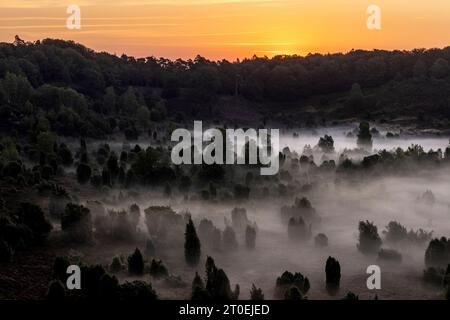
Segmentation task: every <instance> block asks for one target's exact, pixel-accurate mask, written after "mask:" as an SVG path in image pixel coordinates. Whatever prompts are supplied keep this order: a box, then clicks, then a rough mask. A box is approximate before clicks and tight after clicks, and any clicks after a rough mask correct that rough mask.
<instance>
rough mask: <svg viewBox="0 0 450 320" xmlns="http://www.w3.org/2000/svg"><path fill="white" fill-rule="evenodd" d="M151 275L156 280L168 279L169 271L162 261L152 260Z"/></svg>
mask: <svg viewBox="0 0 450 320" xmlns="http://www.w3.org/2000/svg"><path fill="white" fill-rule="evenodd" d="M150 275H151V276H152V277H154V278H162V277H167V276H168V275H169V271H168V270H167V268H166V266H165V265H164V264H163V262H162V261H161V260H155V259H152V263H151V264H150Z"/></svg>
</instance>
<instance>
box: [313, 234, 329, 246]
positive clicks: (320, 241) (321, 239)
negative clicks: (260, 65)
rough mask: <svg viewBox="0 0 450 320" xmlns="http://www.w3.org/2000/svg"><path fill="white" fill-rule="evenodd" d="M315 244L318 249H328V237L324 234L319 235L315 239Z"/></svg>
mask: <svg viewBox="0 0 450 320" xmlns="http://www.w3.org/2000/svg"><path fill="white" fill-rule="evenodd" d="M314 244H315V245H316V247H318V248H322V247H327V246H328V237H327V236H326V235H325V234H323V233H319V234H317V235H316V236H315V237H314Z"/></svg>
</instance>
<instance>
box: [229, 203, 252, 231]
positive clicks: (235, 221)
mask: <svg viewBox="0 0 450 320" xmlns="http://www.w3.org/2000/svg"><path fill="white" fill-rule="evenodd" d="M248 224H250V221H249V220H248V218H247V210H245V209H244V208H234V209H233V210H232V211H231V225H232V226H233V229H235V230H243V229H244V228H245V227H246V226H247V225H248Z"/></svg>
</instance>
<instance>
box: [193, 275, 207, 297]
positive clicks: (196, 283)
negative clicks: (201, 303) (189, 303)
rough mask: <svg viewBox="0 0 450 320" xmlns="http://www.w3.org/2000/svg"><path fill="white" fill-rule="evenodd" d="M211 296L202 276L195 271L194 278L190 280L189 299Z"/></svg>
mask: <svg viewBox="0 0 450 320" xmlns="http://www.w3.org/2000/svg"><path fill="white" fill-rule="evenodd" d="M209 299H211V296H210V295H209V293H208V291H207V290H206V288H205V284H204V283H203V280H202V278H201V277H200V276H199V275H198V273H197V272H196V273H195V277H194V280H192V294H191V300H209Z"/></svg>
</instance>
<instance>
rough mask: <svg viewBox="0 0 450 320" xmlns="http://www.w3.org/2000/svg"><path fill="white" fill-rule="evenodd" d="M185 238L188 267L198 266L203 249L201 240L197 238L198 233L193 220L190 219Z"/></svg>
mask: <svg viewBox="0 0 450 320" xmlns="http://www.w3.org/2000/svg"><path fill="white" fill-rule="evenodd" d="M184 236H185V242H184V257H185V259H186V262H187V264H188V265H191V266H196V265H197V264H198V262H199V261H200V255H201V249H200V240H199V238H198V237H197V232H196V230H195V226H194V223H193V222H192V219H191V218H189V222H188V223H187V224H186V232H185V233H184Z"/></svg>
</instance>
